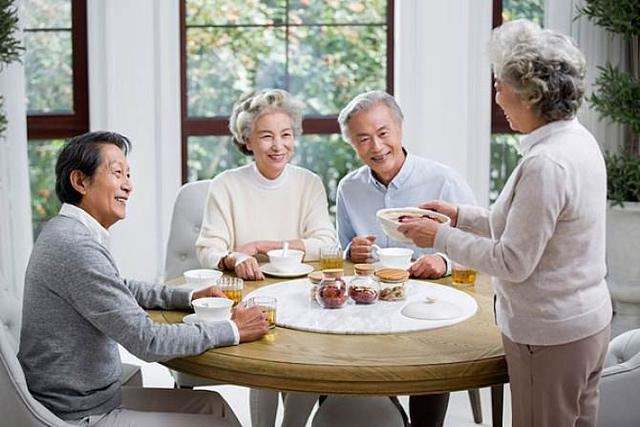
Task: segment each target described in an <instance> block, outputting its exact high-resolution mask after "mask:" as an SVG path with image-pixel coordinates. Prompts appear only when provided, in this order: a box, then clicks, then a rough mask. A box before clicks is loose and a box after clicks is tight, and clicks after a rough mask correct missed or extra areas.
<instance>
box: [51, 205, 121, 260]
mask: <svg viewBox="0 0 640 427" xmlns="http://www.w3.org/2000/svg"><path fill="white" fill-rule="evenodd" d="M59 215H62V216H66V217H69V218H74V219H77V220H78V221H80V222H81V223H82V224H84V226H85V227H87V228H88V229H89V231H90V232H91V235H92V236H93V238H94V239H95V240H96V241H97V242H98V243H100V244H102V245H103V246H104V247H106V248H107V249H108V248H109V246H110V240H111V237H110V235H109V232H108V231H107V229H106V228H104V227H103V226H102V225H101V224H100V223H99V222H98V220H96V219H95V218H94V217H92V216H91V215H90V214H89V213H88V212H87V211H85V210H84V209H82V208H80V207H78V206H75V205H72V204H70V203H63V204H62V207H61V208H60V212H59Z"/></svg>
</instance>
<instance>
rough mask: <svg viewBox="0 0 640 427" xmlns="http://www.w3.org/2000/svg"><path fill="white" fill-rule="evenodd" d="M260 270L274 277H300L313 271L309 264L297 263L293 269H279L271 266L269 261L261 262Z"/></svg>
mask: <svg viewBox="0 0 640 427" xmlns="http://www.w3.org/2000/svg"><path fill="white" fill-rule="evenodd" d="M260 270H261V271H262V272H263V273H265V274H268V275H269V276H274V277H300V276H306V275H307V274H309V273H311V272H312V271H313V266H312V265H309V264H298V265H297V266H296V268H295V269H294V270H291V271H286V272H285V271H280V270H276V269H275V268H273V266H272V265H271V263H267V264H263V265H261V266H260Z"/></svg>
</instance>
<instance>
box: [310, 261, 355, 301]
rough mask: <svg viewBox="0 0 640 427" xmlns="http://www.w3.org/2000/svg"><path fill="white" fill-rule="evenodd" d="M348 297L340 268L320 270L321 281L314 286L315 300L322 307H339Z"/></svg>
mask: <svg viewBox="0 0 640 427" xmlns="http://www.w3.org/2000/svg"><path fill="white" fill-rule="evenodd" d="M347 299H349V295H348V292H347V284H346V283H345V281H344V280H343V279H342V269H329V270H323V271H322V281H321V282H320V283H319V284H318V287H317V288H316V301H317V302H318V304H320V305H321V306H322V307H324V308H341V307H342V306H343V305H344V304H345V303H346V302H347Z"/></svg>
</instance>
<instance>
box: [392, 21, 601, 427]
mask: <svg viewBox="0 0 640 427" xmlns="http://www.w3.org/2000/svg"><path fill="white" fill-rule="evenodd" d="M491 52H492V63H493V69H494V73H495V77H496V84H495V88H496V102H497V103H498V105H500V107H501V108H502V109H503V110H504V112H505V114H506V117H507V119H508V120H509V123H510V125H511V128H512V129H514V130H517V131H520V132H522V133H525V134H526V136H525V137H524V138H523V139H522V141H521V142H520V149H521V151H522V154H523V158H522V161H521V162H520V164H519V165H518V166H517V167H516V169H515V170H514V171H513V174H512V175H511V176H510V178H509V180H508V181H507V183H506V185H505V187H504V189H503V191H502V193H501V194H500V196H499V198H498V200H497V201H496V203H495V205H494V206H493V208H492V209H491V210H490V211H488V210H485V209H482V208H477V207H473V206H464V205H463V206H455V205H452V204H449V203H445V202H442V201H434V202H429V203H425V204H424V205H423V207H426V208H430V209H435V210H437V211H440V212H442V213H444V214H447V215H449V216H450V217H451V220H452V221H451V224H452V226H442V225H438V224H436V223H434V222H432V221H420V222H415V223H408V224H404V225H402V226H401V231H402V232H403V233H405V235H406V236H409V237H410V238H412V239H413V241H414V242H415V243H416V244H418V245H419V246H423V247H425V246H426V247H428V246H433V247H435V248H436V249H437V250H438V251H442V252H445V253H447V254H448V255H449V256H450V257H451V258H452V259H454V260H455V261H457V262H460V263H463V264H466V265H469V266H471V267H473V268H477V269H479V270H481V271H484V272H486V273H488V274H490V275H492V276H494V277H495V278H496V280H495V281H494V291H495V295H496V316H497V322H498V326H499V328H500V330H501V331H502V338H503V344H504V348H505V353H506V358H507V363H508V367H509V377H510V382H511V396H512V406H513V424H514V425H517V426H560V427H561V426H595V424H596V416H597V409H598V382H599V380H600V374H601V372H602V365H603V362H604V358H605V354H606V350H607V345H608V342H609V333H610V322H611V315H612V308H611V300H610V297H609V292H608V290H607V285H606V283H605V280H604V277H605V273H606V268H605V209H606V173H605V166H604V161H603V158H602V154H601V152H600V149H599V147H598V144H597V142H596V141H595V139H594V138H593V136H592V135H591V134H590V133H589V131H587V130H586V129H585V128H584V127H583V126H582V125H581V124H580V123H579V122H578V121H577V119H576V118H575V115H576V111H577V109H578V107H579V106H580V103H581V101H582V99H583V95H584V81H583V79H584V74H585V59H584V56H583V55H582V53H581V52H580V51H579V50H578V49H577V48H576V46H575V45H574V44H573V43H572V42H571V40H570V39H569V38H567V37H566V36H564V35H561V34H558V33H556V32H553V31H549V30H545V31H543V30H541V29H540V28H539V27H538V26H537V25H535V24H533V23H531V22H528V21H514V22H511V23H507V24H504V25H503V26H501V27H500V28H497V29H496V30H495V31H494V34H493V37H492V41H491Z"/></svg>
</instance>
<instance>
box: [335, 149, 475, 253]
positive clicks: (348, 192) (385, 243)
mask: <svg viewBox="0 0 640 427" xmlns="http://www.w3.org/2000/svg"><path fill="white" fill-rule="evenodd" d="M435 199H440V200H445V201H448V202H453V203H456V204H475V203H476V202H475V198H474V196H473V192H472V191H471V188H470V187H469V185H468V184H467V183H466V182H465V181H464V179H463V178H462V177H461V176H460V175H459V174H458V173H457V172H455V171H454V170H453V169H451V168H450V167H448V166H445V165H443V164H441V163H438V162H435V161H433V160H428V159H424V158H422V157H417V156H413V155H411V154H407V157H406V159H405V161H404V164H403V165H402V168H401V169H400V172H398V174H397V175H396V176H395V177H394V178H393V180H392V181H391V182H390V183H389V185H388V186H386V187H385V186H384V185H383V184H381V183H380V181H378V180H377V179H376V178H375V177H374V175H373V173H372V171H371V168H369V166H362V167H361V168H359V169H357V170H355V171H353V172H351V173H349V174H348V175H346V176H345V177H344V178H343V179H342V180H341V181H340V184H338V192H337V196H336V211H337V212H336V222H337V227H338V239H339V240H340V245H341V246H342V248H344V249H346V248H347V246H348V245H349V243H350V242H351V239H353V238H354V237H355V236H363V235H373V236H376V242H375V243H376V244H377V245H378V246H380V247H383V248H384V247H405V248H410V249H413V250H414V259H416V258H419V257H420V256H422V255H424V254H433V253H434V250H433V249H432V248H424V249H422V248H418V247H416V246H414V245H411V244H407V243H402V242H399V241H397V240H393V239H391V238H389V237H387V235H386V234H384V232H383V231H382V229H381V228H380V225H379V224H378V220H377V218H376V212H377V211H378V210H380V209H385V208H404V207H407V206H414V207H415V206H418V205H419V204H421V203H424V202H426V201H429V200H435Z"/></svg>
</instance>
